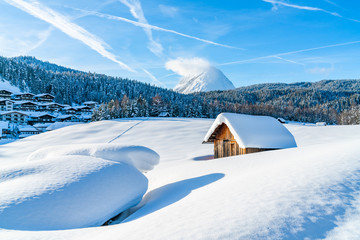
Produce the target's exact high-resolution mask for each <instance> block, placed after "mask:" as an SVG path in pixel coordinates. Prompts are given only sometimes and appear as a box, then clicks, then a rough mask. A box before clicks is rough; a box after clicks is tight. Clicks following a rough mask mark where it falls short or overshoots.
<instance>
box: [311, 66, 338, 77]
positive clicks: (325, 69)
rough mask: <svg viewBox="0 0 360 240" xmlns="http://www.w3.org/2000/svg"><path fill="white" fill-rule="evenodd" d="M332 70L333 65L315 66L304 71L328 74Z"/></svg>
mask: <svg viewBox="0 0 360 240" xmlns="http://www.w3.org/2000/svg"><path fill="white" fill-rule="evenodd" d="M333 71H334V68H333V67H315V68H310V69H306V72H308V73H311V74H319V75H329V74H330V73H331V72H333Z"/></svg>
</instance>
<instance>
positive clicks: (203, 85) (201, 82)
mask: <svg viewBox="0 0 360 240" xmlns="http://www.w3.org/2000/svg"><path fill="white" fill-rule="evenodd" d="M234 88H235V86H234V84H233V83H232V82H231V81H230V80H229V79H228V78H227V77H226V76H225V75H224V74H223V73H222V72H221V71H220V70H219V69H217V68H215V67H212V66H209V67H208V68H207V69H206V70H204V71H203V72H201V73H198V74H196V75H195V76H186V77H183V78H182V79H181V80H180V82H179V83H178V84H177V85H176V86H175V88H174V91H177V92H180V93H184V94H189V93H193V92H206V91H216V90H230V89H234Z"/></svg>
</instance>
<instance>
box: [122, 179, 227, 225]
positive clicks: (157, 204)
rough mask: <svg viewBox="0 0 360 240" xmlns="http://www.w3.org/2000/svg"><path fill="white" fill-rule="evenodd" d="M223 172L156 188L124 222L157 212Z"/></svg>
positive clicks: (208, 182)
mask: <svg viewBox="0 0 360 240" xmlns="http://www.w3.org/2000/svg"><path fill="white" fill-rule="evenodd" d="M224 176H225V174H223V173H212V174H208V175H204V176H201V177H196V178H190V179H186V180H182V181H178V182H175V183H170V184H167V185H165V186H162V187H160V188H157V189H154V190H152V191H151V192H149V193H148V194H146V196H145V197H144V199H143V200H142V202H141V203H140V204H139V205H138V206H137V207H135V208H134V209H133V210H132V211H131V212H132V213H130V214H131V215H130V216H129V217H127V218H126V219H125V220H124V221H123V222H130V221H133V220H135V219H138V218H141V217H144V216H146V215H148V214H150V213H153V212H156V211H158V210H160V209H162V208H164V207H167V206H169V205H171V204H173V203H176V202H177V201H179V200H181V199H183V198H184V197H186V196H188V195H189V194H190V193H191V192H192V191H193V190H195V189H198V188H201V187H204V186H206V185H208V184H211V183H213V182H216V181H217V180H219V179H221V178H223V177H224Z"/></svg>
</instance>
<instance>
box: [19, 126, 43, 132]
mask: <svg viewBox="0 0 360 240" xmlns="http://www.w3.org/2000/svg"><path fill="white" fill-rule="evenodd" d="M19 131H20V132H39V130H37V129H36V128H34V127H33V126H30V125H26V126H19Z"/></svg>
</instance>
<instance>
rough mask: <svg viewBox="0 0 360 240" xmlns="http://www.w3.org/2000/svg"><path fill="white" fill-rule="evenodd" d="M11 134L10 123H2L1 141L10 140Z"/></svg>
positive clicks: (0, 123)
mask: <svg viewBox="0 0 360 240" xmlns="http://www.w3.org/2000/svg"><path fill="white" fill-rule="evenodd" d="M9 134H10V130H9V122H7V121H0V139H3V138H8V137H9Z"/></svg>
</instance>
